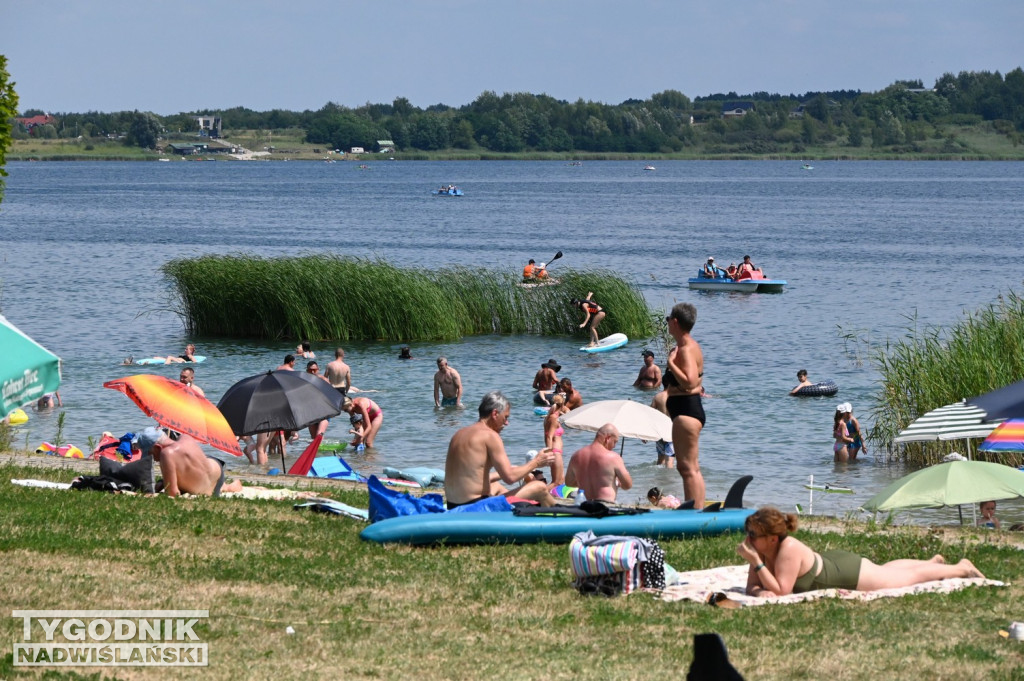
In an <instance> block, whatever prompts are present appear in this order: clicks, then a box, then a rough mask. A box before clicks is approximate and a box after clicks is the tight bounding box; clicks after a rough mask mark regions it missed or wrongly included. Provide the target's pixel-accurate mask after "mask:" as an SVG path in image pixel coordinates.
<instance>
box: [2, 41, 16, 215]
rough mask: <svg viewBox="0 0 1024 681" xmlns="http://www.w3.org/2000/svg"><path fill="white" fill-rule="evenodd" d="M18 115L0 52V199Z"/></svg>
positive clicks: (4, 60)
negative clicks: (5, 166) (8, 153)
mask: <svg viewBox="0 0 1024 681" xmlns="http://www.w3.org/2000/svg"><path fill="white" fill-rule="evenodd" d="M17 115H18V93H17V92H15V91H14V83H13V82H11V74H9V73H8V72H7V57H5V56H4V55H2V54H0V201H3V200H4V178H5V177H7V171H6V170H4V165H5V164H6V162H7V150H8V149H9V148H10V146H11V133H12V131H13V129H14V123H13V121H14V117H15V116H17Z"/></svg>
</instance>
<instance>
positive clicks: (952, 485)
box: [863, 461, 1024, 511]
mask: <svg viewBox="0 0 1024 681" xmlns="http://www.w3.org/2000/svg"><path fill="white" fill-rule="evenodd" d="M1016 497H1024V471H1019V470H1017V469H1016V468H1011V467H1010V466H1004V465H1003V464H1001V463H990V462H987V461H950V462H949V463H940V464H937V465H935V466H929V467H928V468H922V469H921V470H919V471H915V472H913V473H911V474H910V475H906V476H904V477H902V478H900V479H899V480H897V481H895V482H893V483H892V484H890V485H889V486H888V487H886V488H885V489H883V490H882V491H881V492H879V493H878V494H876V495H875V496H873V497H871V498H870V499H868V500H867V501H866V502H865V503H864V505H863V508H864V509H865V510H868V511H896V510H899V509H904V508H939V507H941V506H959V505H961V504H977V503H980V502H982V501H989V500H999V499H1015V498H1016Z"/></svg>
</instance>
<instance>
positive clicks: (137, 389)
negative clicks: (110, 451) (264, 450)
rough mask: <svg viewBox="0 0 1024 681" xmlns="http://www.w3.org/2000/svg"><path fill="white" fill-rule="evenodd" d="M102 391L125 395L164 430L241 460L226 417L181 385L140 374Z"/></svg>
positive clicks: (110, 384)
mask: <svg viewBox="0 0 1024 681" xmlns="http://www.w3.org/2000/svg"><path fill="white" fill-rule="evenodd" d="M103 387H104V388H110V389H111V390H119V391H121V392H123V393H124V394H125V395H127V396H128V397H129V398H131V400H132V402H134V403H135V404H136V405H138V407H139V409H141V410H142V411H143V412H145V414H146V416H150V417H152V418H154V419H156V421H157V422H158V423H159V424H160V425H161V426H164V427H166V428H170V429H171V430H175V431H177V432H179V433H187V434H188V435H191V436H192V437H194V438H195V439H197V440H199V441H200V442H205V443H207V444H208V445H210V446H211V447H216V448H217V449H219V450H221V451H223V452H228V453H229V454H234V455H235V456H242V450H241V449H240V448H239V447H238V438H236V437H235V434H234V433H233V432H231V426H229V425H228V422H227V420H226V419H225V418H224V415H223V414H221V413H220V411H219V410H218V409H217V407H215V406H214V405H213V403H212V402H210V401H209V400H208V399H206V398H205V397H200V396H199V394H198V393H196V392H195V391H194V390H192V388H190V387H189V386H187V385H185V384H184V383H182V382H181V381H175V380H173V379H170V378H167V377H166V376H160V375H158V374H137V375H135V376H127V377H125V378H118V379H116V380H113V381H107V382H106V383H104V384H103Z"/></svg>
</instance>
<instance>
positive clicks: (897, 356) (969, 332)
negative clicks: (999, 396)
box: [871, 292, 1024, 465]
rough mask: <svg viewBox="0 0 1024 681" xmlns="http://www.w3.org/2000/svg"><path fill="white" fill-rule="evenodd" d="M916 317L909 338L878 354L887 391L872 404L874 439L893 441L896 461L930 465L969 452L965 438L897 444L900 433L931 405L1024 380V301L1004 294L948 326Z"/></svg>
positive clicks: (1006, 459) (1014, 458)
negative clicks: (921, 323) (931, 324)
mask: <svg viewBox="0 0 1024 681" xmlns="http://www.w3.org/2000/svg"><path fill="white" fill-rule="evenodd" d="M910 321H911V326H910V328H909V329H908V332H907V336H906V337H905V338H903V339H902V340H899V341H896V342H894V343H886V345H885V347H884V348H881V349H879V350H878V351H877V352H876V353H875V356H874V362H875V364H876V366H877V367H878V369H879V372H880V373H881V376H882V392H881V394H880V395H879V396H878V399H877V403H876V405H875V407H874V409H873V410H872V416H873V418H874V423H875V425H874V428H873V429H872V431H871V439H872V440H873V441H875V442H876V443H878V444H882V445H883V446H888V447H889V456H890V458H892V459H897V460H903V461H906V462H908V463H911V464H916V465H925V464H931V463H935V462H936V461H938V460H940V459H941V458H942V456H943V455H945V454H946V453H948V452H950V451H952V450H954V449H955V450H957V451H960V452H961V453H963V442H962V441H949V442H941V443H913V444H911V445H908V446H905V447H904V448H901V449H898V450H894V449H893V448H892V447H891V443H892V440H893V438H895V437H896V435H897V434H898V433H899V431H900V430H902V429H903V428H905V427H906V426H907V425H909V424H910V423H911V422H912V421H913V420H914V419H916V418H917V417H919V416H921V415H922V414H924V413H926V412H928V411H930V410H932V409H936V408H938V407H941V406H944V405H947V404H951V403H953V402H957V401H959V400H962V399H965V398H968V397H973V396H976V395H980V394H983V393H986V392H989V391H991V390H995V389H996V388H1000V387H1002V386H1004V385H1007V384H1009V383H1012V382H1014V381H1017V380H1020V379H1021V378H1024V299H1022V298H1021V297H1019V296H1018V295H1017V294H1015V293H1013V292H1009V293H1007V294H1006V295H1005V296H1003V295H1000V296H999V297H998V298H997V300H996V302H995V303H993V304H992V305H989V306H987V307H985V308H982V309H981V310H979V311H977V312H974V313H970V314H968V315H967V316H966V317H965V318H964V320H963V321H962V322H960V323H959V324H957V325H956V326H954V327H952V328H950V329H948V330H943V329H939V328H935V327H926V328H923V329H919V328H918V327H917V324H916V319H914V318H911V320H910ZM974 444H975V445H976V444H977V443H974ZM973 446H974V445H972V447H973ZM978 458H982V459H989V460H993V461H1000V462H1003V463H1009V464H1012V465H1020V464H1021V462H1022V460H1024V457H1022V456H1021V455H1019V454H1018V455H1015V454H995V455H987V454H985V453H984V452H982V453H980V454H979V455H978Z"/></svg>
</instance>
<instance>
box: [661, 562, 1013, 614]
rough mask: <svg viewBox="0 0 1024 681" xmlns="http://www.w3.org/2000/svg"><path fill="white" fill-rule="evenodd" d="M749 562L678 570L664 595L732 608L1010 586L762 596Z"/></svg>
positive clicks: (943, 583)
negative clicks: (750, 589) (750, 581)
mask: <svg viewBox="0 0 1024 681" xmlns="http://www.w3.org/2000/svg"><path fill="white" fill-rule="evenodd" d="M749 567H750V566H749V565H747V564H746V563H744V564H743V565H729V566H726V567H718V568H712V569H710V570H695V571H692V572H680V573H677V575H676V576H675V579H674V580H673V583H671V584H670V585H669V586H667V587H666V588H665V589H664V591H662V593H661V595H660V598H661V600H664V601H682V600H686V601H697V602H700V603H708V602H714V604H717V605H721V604H722V602H723V601H724V602H726V603H730V605H731V607H743V608H746V607H751V606H757V605H769V604H774V605H782V604H786V603H802V602H804V601H817V600H820V599H822V598H842V599H845V600H857V601H873V600H875V599H878V598H895V597H897V596H908V595H910V594H920V593H951V592H953V591H959V590H961V589H965V588H967V587H969V586H1006V585H1005V584H1004V583H1003V582H1000V581H997V580H994V579H981V578H976V579H943V580H938V581H934V582H924V583H922V584H915V585H913V586H906V587H900V588H898V589H880V590H878V591H853V590H850V589H819V590H817V591H806V592H804V593H799V594H790V595H788V596H769V597H768V598H759V597H757V596H748V595H747V594H746V593H744V592H745V591H746V585H747V570H748V569H749Z"/></svg>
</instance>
